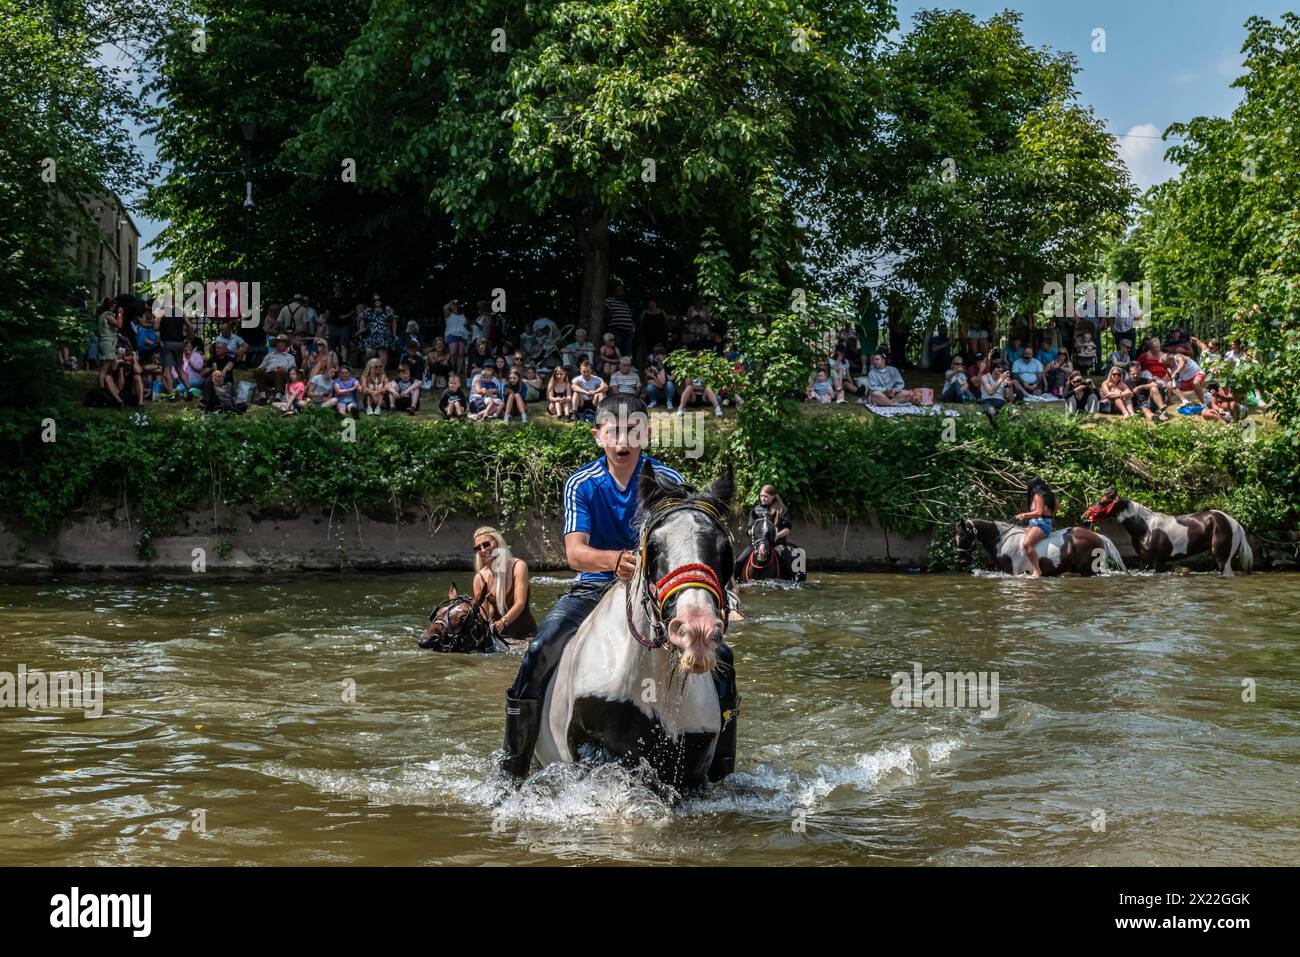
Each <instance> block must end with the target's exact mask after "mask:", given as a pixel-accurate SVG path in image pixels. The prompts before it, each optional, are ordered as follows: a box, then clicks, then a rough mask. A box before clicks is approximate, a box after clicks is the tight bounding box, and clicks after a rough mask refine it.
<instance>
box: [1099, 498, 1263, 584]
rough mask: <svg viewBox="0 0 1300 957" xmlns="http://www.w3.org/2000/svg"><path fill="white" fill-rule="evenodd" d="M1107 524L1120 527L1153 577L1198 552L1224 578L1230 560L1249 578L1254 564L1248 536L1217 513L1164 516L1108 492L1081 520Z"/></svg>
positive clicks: (1235, 522) (1229, 568) (1221, 514)
mask: <svg viewBox="0 0 1300 957" xmlns="http://www.w3.org/2000/svg"><path fill="white" fill-rule="evenodd" d="M1107 518H1109V519H1113V520H1114V521H1116V522H1118V523H1119V524H1120V525H1123V526H1124V531H1126V532H1128V534H1129V538H1130V539H1132V541H1133V550H1134V551H1135V552H1137V555H1138V558H1139V559H1140V560H1141V561H1143V562H1145V563H1147V564H1149V565H1151V566H1152V567H1153V568H1154V569H1155V570H1156V571H1161V570H1163V569H1164V568H1165V567H1166V566H1168V564H1169V563H1170V562H1171V561H1172V560H1174V559H1177V558H1188V557H1190V556H1192V555H1199V554H1201V553H1202V552H1210V553H1211V554H1212V555H1213V556H1214V563H1215V565H1217V566H1218V569H1219V573H1220V574H1221V575H1224V576H1230V575H1231V574H1232V560H1233V559H1234V558H1236V559H1237V564H1238V566H1239V567H1240V568H1241V570H1242V571H1243V572H1246V573H1247V574H1249V572H1250V570H1251V567H1252V565H1253V564H1254V553H1253V552H1252V551H1251V548H1250V542H1249V541H1248V540H1247V538H1246V530H1245V529H1244V528H1242V527H1241V523H1240V522H1238V521H1237V520H1236V519H1235V518H1233V517H1232V516H1231V515H1229V514H1228V513H1227V512H1221V511H1219V510H1218V509H1217V508H1212V509H1209V510H1208V511H1205V512H1196V513H1194V514H1191V515H1166V514H1165V513H1163V512H1157V511H1155V510H1154V509H1149V508H1147V507H1146V506H1145V505H1142V504H1139V503H1138V502H1135V501H1133V500H1132V499H1128V498H1122V497H1121V496H1120V494H1119V493H1118V492H1117V491H1116V490H1115V489H1113V488H1112V489H1109V490H1107V492H1106V494H1105V495H1103V496H1102V497H1101V498H1100V499H1099V500H1098V501H1097V503H1096V504H1095V505H1093V506H1092V507H1090V508H1089V509H1088V511H1087V512H1085V513H1084V516H1083V520H1084V521H1085V522H1087V523H1088V524H1089V525H1095V524H1097V523H1098V522H1101V521H1102V520H1103V519H1107Z"/></svg>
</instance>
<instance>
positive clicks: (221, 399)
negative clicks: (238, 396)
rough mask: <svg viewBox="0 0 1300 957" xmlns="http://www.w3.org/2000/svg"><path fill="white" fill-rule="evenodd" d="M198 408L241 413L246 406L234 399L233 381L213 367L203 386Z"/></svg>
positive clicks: (207, 410)
mask: <svg viewBox="0 0 1300 957" xmlns="http://www.w3.org/2000/svg"><path fill="white" fill-rule="evenodd" d="M199 408H200V409H201V410H202V411H204V412H233V413H237V414H242V413H243V412H244V411H245V410H246V409H247V408H248V406H247V405H246V404H245V403H243V402H236V401H235V386H234V383H233V382H232V381H231V380H230V379H229V378H227V377H226V374H225V373H224V372H222V371H221V370H220V369H213V370H212V375H211V376H209V377H208V381H207V382H206V383H205V384H204V386H203V398H201V399H200V400H199Z"/></svg>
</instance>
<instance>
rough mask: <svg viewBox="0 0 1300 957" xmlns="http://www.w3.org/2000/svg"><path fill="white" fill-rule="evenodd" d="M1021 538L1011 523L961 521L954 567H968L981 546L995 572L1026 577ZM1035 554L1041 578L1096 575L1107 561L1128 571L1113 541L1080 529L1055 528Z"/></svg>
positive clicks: (1027, 568) (1017, 527)
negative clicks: (995, 569)
mask: <svg viewBox="0 0 1300 957" xmlns="http://www.w3.org/2000/svg"><path fill="white" fill-rule="evenodd" d="M1024 537H1025V529H1024V528H1023V527H1022V526H1020V525H1015V524H1012V523H1011V522H998V521H993V520H991V519H983V518H964V519H962V520H961V521H960V522H958V523H957V564H958V565H961V566H968V565H970V564H971V563H972V560H973V557H974V552H975V549H976V547H977V546H980V547H982V548H983V550H984V554H985V555H986V556H987V557H988V559H989V560H990V561H991V562H992V563H993V565H994V567H996V568H997V570H998V571H1000V572H1003V573H1004V574H1007V575H1028V574H1029V573H1030V571H1031V569H1030V566H1029V559H1028V558H1026V557H1025V552H1024V549H1023V548H1022V547H1021V541H1022V540H1023V539H1024ZM1035 551H1037V552H1038V565H1039V568H1041V569H1042V573H1043V575H1044V577H1047V576H1051V575H1064V574H1068V573H1071V572H1072V573H1074V574H1077V575H1085V576H1091V575H1097V574H1100V573H1101V572H1102V571H1104V570H1105V568H1106V562H1107V560H1109V561H1110V563H1111V564H1113V565H1114V566H1115V567H1116V568H1118V569H1119V570H1120V571H1122V572H1126V571H1128V569H1127V568H1125V567H1124V559H1123V558H1121V557H1120V554H1119V549H1118V548H1116V547H1115V543H1114V542H1112V541H1111V540H1110V539H1109V538H1107V537H1106V536H1105V535H1101V534H1098V533H1097V532H1094V531H1092V530H1091V529H1088V528H1081V527H1079V526H1071V527H1069V528H1062V529H1058V530H1057V531H1055V532H1053V533H1052V534H1051V535H1049V536H1047V537H1046V538H1044V539H1043V540H1042V541H1041V542H1039V543H1038V545H1037V547H1036V548H1035Z"/></svg>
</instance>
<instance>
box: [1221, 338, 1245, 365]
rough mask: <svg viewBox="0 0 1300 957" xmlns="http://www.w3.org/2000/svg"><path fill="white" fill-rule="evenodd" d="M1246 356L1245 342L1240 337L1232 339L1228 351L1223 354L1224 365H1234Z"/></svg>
mask: <svg viewBox="0 0 1300 957" xmlns="http://www.w3.org/2000/svg"><path fill="white" fill-rule="evenodd" d="M1245 358H1246V344H1245V343H1244V342H1242V341H1241V340H1240V339H1233V340H1232V344H1231V345H1230V346H1229V347H1228V351H1227V352H1225V353H1224V354H1223V362H1224V365H1227V366H1235V365H1237V364H1238V363H1240V362H1243V361H1244V360H1245Z"/></svg>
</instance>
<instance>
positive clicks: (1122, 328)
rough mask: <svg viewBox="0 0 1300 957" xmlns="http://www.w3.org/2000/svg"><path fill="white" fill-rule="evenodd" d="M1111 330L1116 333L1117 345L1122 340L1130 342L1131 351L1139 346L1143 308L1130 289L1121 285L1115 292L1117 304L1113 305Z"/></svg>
mask: <svg viewBox="0 0 1300 957" xmlns="http://www.w3.org/2000/svg"><path fill="white" fill-rule="evenodd" d="M1111 312H1112V319H1111V331H1112V332H1113V333H1114V335H1115V345H1116V346H1117V347H1118V346H1119V344H1120V342H1121V341H1124V342H1127V343H1128V344H1129V351H1132V350H1133V349H1135V348H1136V347H1137V331H1136V330H1137V321H1138V320H1139V319H1141V318H1142V310H1141V309H1140V308H1139V307H1138V304H1137V303H1136V302H1134V301H1133V297H1132V296H1130V295H1129V294H1128V289H1127V288H1126V287H1124V286H1122V285H1121V286H1120V287H1119V289H1118V291H1117V292H1116V293H1115V304H1114V305H1113V306H1112V307H1111Z"/></svg>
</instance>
